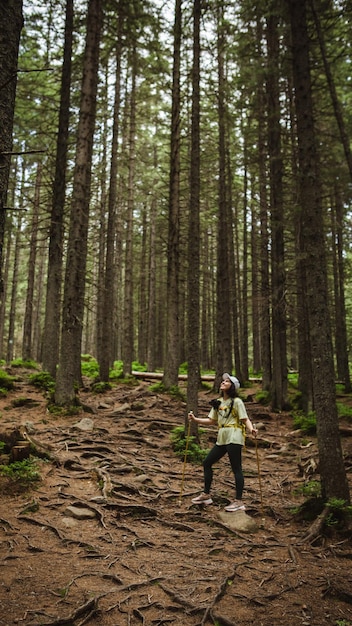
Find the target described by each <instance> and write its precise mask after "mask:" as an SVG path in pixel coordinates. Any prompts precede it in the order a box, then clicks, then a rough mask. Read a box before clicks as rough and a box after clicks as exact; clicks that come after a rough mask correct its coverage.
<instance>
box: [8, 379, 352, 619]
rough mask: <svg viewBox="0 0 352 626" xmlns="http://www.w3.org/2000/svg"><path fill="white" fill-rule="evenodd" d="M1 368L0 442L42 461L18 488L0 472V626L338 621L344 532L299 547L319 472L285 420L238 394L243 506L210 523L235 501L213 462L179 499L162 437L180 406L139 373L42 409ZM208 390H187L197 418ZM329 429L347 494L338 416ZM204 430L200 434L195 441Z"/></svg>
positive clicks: (346, 587)
mask: <svg viewBox="0 0 352 626" xmlns="http://www.w3.org/2000/svg"><path fill="white" fill-rule="evenodd" d="M15 375H16V378H17V379H16V382H15V388H14V390H13V391H11V392H9V393H8V395H7V397H5V398H2V399H1V400H0V415H1V419H0V440H2V441H4V440H6V441H8V440H9V439H11V437H14V435H13V433H15V432H17V431H21V432H23V431H25V432H26V433H27V435H26V436H27V437H29V438H30V439H31V440H32V441H33V443H34V444H35V445H36V449H37V451H38V452H39V451H41V452H44V453H45V452H47V453H48V454H49V455H50V457H51V458H50V460H45V459H44V458H43V459H41V460H40V461H39V466H40V474H41V480H40V481H39V482H38V484H37V485H36V486H35V487H34V488H33V487H32V488H31V489H30V490H29V491H20V490H19V491H17V492H16V490H15V489H14V485H11V484H9V482H8V479H5V478H2V479H1V481H0V490H1V495H0V558H1V569H0V626H12V625H14V624H19V625H24V626H39V625H41V626H43V625H46V626H49V625H50V626H59V625H63V624H66V625H68V626H82V625H83V624H88V625H97V626H135V625H145V626H157V625H170V626H196V625H197V626H201V625H211V624H214V625H218V626H235V625H237V626H248V625H250V624H255V625H256V626H272V625H277V626H278V625H280V626H301V625H302V626H325V625H328V624H329V625H334V626H352V568H351V563H352V561H351V559H352V538H351V536H350V535H348V534H346V533H345V534H343V533H342V531H339V529H338V528H337V527H336V526H334V525H331V526H328V527H327V528H326V529H325V531H324V533H319V534H318V536H317V537H315V538H314V539H312V540H310V541H305V540H304V539H305V538H306V534H307V531H308V530H309V528H310V524H311V522H308V521H299V520H298V519H297V517H296V516H294V514H293V510H294V509H295V508H297V507H298V506H299V505H300V504H301V503H303V501H304V499H305V498H304V496H303V494H302V490H301V488H302V485H304V483H305V482H306V481H308V480H309V479H315V480H318V479H319V476H318V474H317V464H318V451H317V441H316V437H315V436H303V434H302V433H300V432H299V431H293V427H292V417H290V415H289V414H288V413H287V414H286V413H281V414H277V413H272V412H270V410H269V409H268V408H265V407H263V406H260V405H259V404H257V403H256V402H254V401H253V397H254V393H255V391H256V390H255V389H243V390H241V396H242V398H243V399H244V400H245V403H246V408H247V412H248V414H249V416H250V418H251V419H252V421H253V422H255V423H259V424H260V430H259V434H258V440H257V441H258V444H257V447H256V446H255V444H254V442H253V440H252V439H251V438H250V437H248V439H247V443H246V448H245V450H244V453H243V468H244V473H245V493H244V500H245V504H246V513H243V512H240V513H231V514H226V515H225V516H224V513H223V510H224V506H225V505H226V504H228V503H229V502H230V501H231V500H232V499H233V497H234V493H233V480H232V474H231V470H230V467H229V463H228V460H227V459H223V460H222V461H221V462H220V463H219V465H218V466H217V468H216V470H215V475H214V483H213V492H212V493H213V499H214V504H213V505H211V506H207V507H201V506H197V505H192V502H191V498H192V497H194V496H195V495H197V494H198V493H199V492H200V491H201V490H202V473H203V472H202V467H201V466H197V465H194V464H191V463H186V464H184V463H183V459H182V458H181V459H180V458H178V457H177V456H175V454H174V452H173V449H172V446H171V443H170V433H171V431H172V429H173V428H174V427H176V426H179V425H182V424H183V421H184V417H185V410H186V408H185V403H184V402H182V400H178V399H175V398H170V397H169V396H167V395H165V394H161V393H155V392H153V391H151V390H150V384H151V383H150V381H149V382H148V381H136V383H135V385H133V386H132V385H126V384H117V385H116V386H114V387H113V389H111V390H109V391H108V392H106V393H105V394H103V395H102V394H101V395H96V394H94V393H92V391H91V390H90V388H88V387H87V388H86V389H85V390H82V391H81V392H80V399H81V401H82V403H83V404H84V407H85V411H84V412H82V413H81V414H80V415H78V416H77V415H76V416H74V417H57V416H53V415H51V414H50V413H49V412H48V410H47V399H46V398H45V394H44V393H43V392H41V391H40V390H38V389H36V388H35V387H33V386H31V385H30V384H29V383H28V372H26V371H22V372H18V371H17V372H16V373H15ZM214 397H216V395H214V394H213V393H209V392H206V391H201V392H200V393H199V415H200V416H206V415H207V413H208V410H209V401H210V399H211V398H214ZM16 400H17V402H16ZM18 404H25V406H17V405H18ZM82 418H84V421H83V422H81V420H82ZM87 420H88V421H87ZM341 426H342V427H347V428H346V429H345V435H344V436H343V437H342V445H343V451H344V455H345V459H346V468H347V474H348V478H349V481H350V487H351V490H352V471H351V470H352V438H351V437H350V436H348V432H349V430H348V427H350V424H348V422H347V421H344V420H343V419H342V420H341ZM85 429H86V430H85ZM214 435H215V433H214V430H213V429H207V430H206V431H205V433H203V434H202V446H203V447H210V446H211V445H212V442H213V440H214V439H213V437H214ZM44 456H45V454H44ZM0 463H1V460H0ZM258 466H259V470H260V481H259V476H258ZM183 470H184V471H183ZM261 496H262V497H261ZM241 517H242V518H246V519H247V520H250V521H251V523H252V525H249V527H248V528H249V531H248V528H247V532H245V530H246V527H245V526H244V528H245V530H238V528H241V526H240V524H239V523H237V522H239V521H240V518H241ZM242 521H243V519H242Z"/></svg>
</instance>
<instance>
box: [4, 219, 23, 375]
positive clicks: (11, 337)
mask: <svg viewBox="0 0 352 626" xmlns="http://www.w3.org/2000/svg"><path fill="white" fill-rule="evenodd" d="M21 225H22V215H21V213H19V214H18V216H17V228H16V238H15V246H14V248H15V249H14V259H13V268H12V288H11V296H10V310H9V330H8V340H7V353H6V362H7V363H11V361H12V360H13V357H14V347H15V321H16V302H17V290H18V273H19V267H20V260H21V239H22V231H21Z"/></svg>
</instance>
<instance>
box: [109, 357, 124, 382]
mask: <svg viewBox="0 0 352 626" xmlns="http://www.w3.org/2000/svg"><path fill="white" fill-rule="evenodd" d="M122 376H123V362H122V361H114V365H113V367H112V368H111V369H110V372H109V378H110V379H111V380H117V379H120V378H122Z"/></svg>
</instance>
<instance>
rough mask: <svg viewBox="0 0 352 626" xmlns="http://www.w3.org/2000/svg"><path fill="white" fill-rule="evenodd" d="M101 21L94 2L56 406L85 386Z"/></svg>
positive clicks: (90, 9) (70, 399) (89, 23)
mask: <svg viewBox="0 0 352 626" xmlns="http://www.w3.org/2000/svg"><path fill="white" fill-rule="evenodd" d="M101 23H102V2H101V0H90V2H89V5H88V18H87V35H86V47H85V53H84V60H83V79H82V94H81V104H80V116H79V123H78V136H77V146H76V160H75V170H74V179H73V192H72V204H71V215H70V228H69V241H68V248H67V262H66V273H65V285H64V302H63V313H62V332H61V354H60V361H59V368H58V373H57V380H56V390H55V402H56V403H57V404H60V405H70V404H71V403H72V402H73V401H75V399H76V394H75V386H76V385H77V384H78V385H81V382H82V381H81V341H82V325H83V315H84V293H85V278H86V260H87V235H88V221H89V200H90V182H91V164H92V152H93V135H94V126H95V111H96V95H97V82H98V64H99V42H100V31H101Z"/></svg>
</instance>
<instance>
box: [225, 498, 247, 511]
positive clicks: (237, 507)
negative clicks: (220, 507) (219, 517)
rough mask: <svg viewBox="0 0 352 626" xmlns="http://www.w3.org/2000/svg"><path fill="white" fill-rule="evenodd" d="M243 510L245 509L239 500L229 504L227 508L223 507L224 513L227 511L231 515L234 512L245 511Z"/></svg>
mask: <svg viewBox="0 0 352 626" xmlns="http://www.w3.org/2000/svg"><path fill="white" fill-rule="evenodd" d="M245 510H246V507H245V506H244V504H243V502H242V501H241V500H235V501H234V502H231V504H229V505H228V506H225V511H228V512H229V513H233V512H234V511H245Z"/></svg>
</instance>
